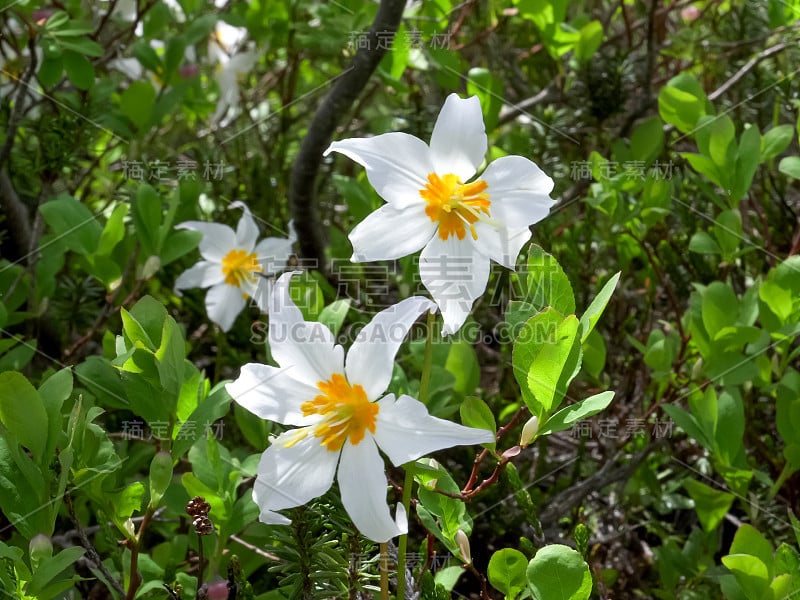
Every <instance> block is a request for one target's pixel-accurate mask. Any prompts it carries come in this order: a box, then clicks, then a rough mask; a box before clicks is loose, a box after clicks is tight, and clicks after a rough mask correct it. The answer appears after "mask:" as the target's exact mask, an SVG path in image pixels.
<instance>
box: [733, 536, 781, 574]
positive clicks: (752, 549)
mask: <svg viewBox="0 0 800 600" xmlns="http://www.w3.org/2000/svg"><path fill="white" fill-rule="evenodd" d="M730 554H749V555H750V556H755V557H756V558H758V559H759V560H760V561H761V562H762V563H764V565H765V566H766V567H767V577H768V578H769V579H772V561H773V557H772V554H773V548H772V544H770V543H769V541H768V540H767V538H765V537H764V536H763V535H762V534H761V532H760V531H758V529H756V528H755V527H753V526H752V525H750V524H748V523H745V524H744V525H742V526H741V527H739V529H737V530H736V535H734V536H733V543H732V544H731V549H730Z"/></svg>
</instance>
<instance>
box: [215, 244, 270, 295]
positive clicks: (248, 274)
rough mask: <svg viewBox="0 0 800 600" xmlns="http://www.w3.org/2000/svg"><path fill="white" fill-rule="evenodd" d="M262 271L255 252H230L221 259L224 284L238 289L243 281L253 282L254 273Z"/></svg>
mask: <svg viewBox="0 0 800 600" xmlns="http://www.w3.org/2000/svg"><path fill="white" fill-rule="evenodd" d="M263 271H264V268H263V267H262V266H261V265H260V264H258V257H257V256H256V253H255V252H247V250H231V251H230V252H228V253H227V254H226V255H225V257H224V258H223V259H222V274H223V275H225V283H227V284H228V285H233V286H236V287H238V288H240V287H242V283H244V282H245V281H249V282H253V281H255V280H256V273H260V272H263Z"/></svg>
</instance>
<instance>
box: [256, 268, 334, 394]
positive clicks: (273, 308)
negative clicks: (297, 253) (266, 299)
mask: <svg viewBox="0 0 800 600" xmlns="http://www.w3.org/2000/svg"><path fill="white" fill-rule="evenodd" d="M295 273H299V271H293V272H290V273H284V274H283V275H281V277H280V278H279V279H278V281H276V282H275V285H274V286H273V289H272V296H271V298H270V305H269V347H270V350H271V352H272V357H273V358H274V359H275V360H276V361H277V363H278V364H279V365H280V366H281V367H283V368H285V369H288V368H289V367H291V369H290V370H289V371H288V373H289V376H290V377H292V378H293V379H297V380H298V381H302V382H304V383H307V384H309V385H311V386H316V385H317V384H318V383H319V382H320V381H327V380H329V379H330V377H331V375H333V374H334V373H342V372H343V371H344V349H343V348H342V347H341V346H336V345H334V339H333V334H332V333H331V330H330V329H328V328H327V327H325V325H323V324H322V323H311V322H306V321H304V320H303V315H302V313H301V312H300V309H299V308H297V306H295V304H294V302H293V301H292V298H291V296H290V294H289V282H290V281H291V278H292V275H294V274H295Z"/></svg>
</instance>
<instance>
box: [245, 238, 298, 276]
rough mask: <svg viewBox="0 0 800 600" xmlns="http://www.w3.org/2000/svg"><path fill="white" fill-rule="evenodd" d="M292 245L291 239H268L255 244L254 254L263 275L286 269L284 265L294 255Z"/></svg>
mask: <svg viewBox="0 0 800 600" xmlns="http://www.w3.org/2000/svg"><path fill="white" fill-rule="evenodd" d="M293 243H294V240H292V239H291V238H289V239H287V238H279V237H268V238H265V239H263V240H261V241H260V242H258V244H256V248H255V250H254V252H255V253H256V256H257V257H258V262H259V264H260V265H261V267H262V268H263V269H264V273H265V274H267V275H271V274H273V273H278V272H280V271H283V269H285V268H286V263H287V262H289V258H290V257H291V256H292V254H294V252H293V251H292V244H293Z"/></svg>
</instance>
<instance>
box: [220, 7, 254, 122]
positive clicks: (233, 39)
mask: <svg viewBox="0 0 800 600" xmlns="http://www.w3.org/2000/svg"><path fill="white" fill-rule="evenodd" d="M246 37H247V30H246V29H245V28H243V27H233V26H232V25H228V24H227V23H225V22H224V21H218V22H217V26H216V29H215V30H214V33H213V34H212V37H211V42H212V43H211V44H209V46H208V55H209V58H211V60H212V62H214V63H216V75H215V79H216V81H217V87H218V88H219V100H218V101H217V108H216V110H215V111H214V114H213V115H212V116H211V121H212V122H213V123H219V125H220V126H222V127H224V126H225V125H227V124H228V123H229V122H230V121H231V120H233V119H234V118H236V116H237V115H238V114H239V112H240V109H239V104H240V98H239V94H240V93H239V80H240V78H241V77H243V76H246V75H247V74H248V73H250V72H251V71H252V70H253V68H254V67H255V65H256V62H257V61H258V53H257V52H256V51H255V50H253V49H247V50H243V49H241V46H242V43H243V42H244V40H245V38H246Z"/></svg>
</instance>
